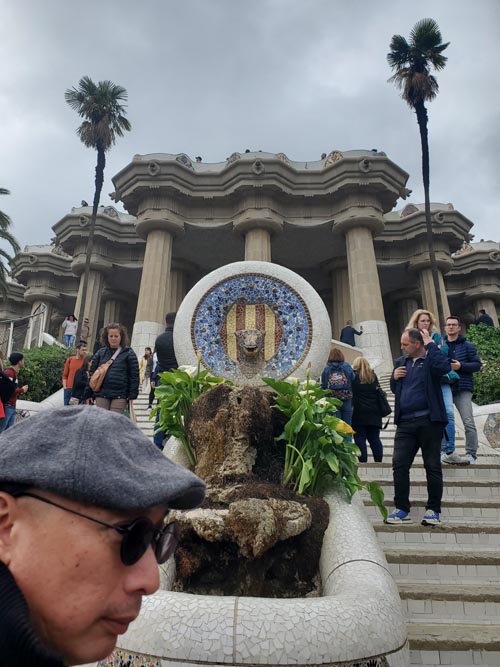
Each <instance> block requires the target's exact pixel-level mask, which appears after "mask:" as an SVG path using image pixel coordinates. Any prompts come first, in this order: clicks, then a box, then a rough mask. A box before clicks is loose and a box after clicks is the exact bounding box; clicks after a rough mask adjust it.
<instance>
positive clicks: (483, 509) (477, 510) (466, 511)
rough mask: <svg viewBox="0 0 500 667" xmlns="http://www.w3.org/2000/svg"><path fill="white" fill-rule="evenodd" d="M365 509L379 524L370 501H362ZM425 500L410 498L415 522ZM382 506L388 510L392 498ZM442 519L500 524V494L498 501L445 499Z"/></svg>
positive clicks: (488, 499)
mask: <svg viewBox="0 0 500 667" xmlns="http://www.w3.org/2000/svg"><path fill="white" fill-rule="evenodd" d="M363 502H364V504H365V509H366V512H367V514H368V516H369V517H370V519H371V520H372V521H374V522H378V523H380V521H381V516H380V512H379V509H378V507H376V506H375V505H374V504H373V503H372V502H371V501H370V500H368V499H366V498H365V499H363ZM426 502H427V498H426V497H425V498H415V497H414V496H412V507H413V511H412V514H413V516H414V518H415V520H417V519H420V518H421V515H422V516H423V514H424V512H425V505H426ZM384 505H385V506H386V507H387V508H388V509H392V508H393V506H394V503H393V500H392V498H387V497H386V499H385V501H384ZM441 509H442V518H443V520H444V521H446V522H447V523H448V521H450V520H455V521H460V520H466V521H467V522H469V523H473V522H475V521H488V522H491V523H495V522H500V494H499V499H498V500H497V499H496V498H482V499H481V498H479V499H478V498H469V497H461V498H457V499H448V498H445V499H443V501H442V502H441Z"/></svg>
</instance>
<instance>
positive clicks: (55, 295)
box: [24, 285, 61, 304]
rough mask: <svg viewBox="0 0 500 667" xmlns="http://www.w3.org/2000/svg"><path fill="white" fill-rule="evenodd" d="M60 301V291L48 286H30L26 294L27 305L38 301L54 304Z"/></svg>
mask: <svg viewBox="0 0 500 667" xmlns="http://www.w3.org/2000/svg"><path fill="white" fill-rule="evenodd" d="M60 299H61V292H60V290H57V289H55V288H54V287H50V286H48V285H28V287H27V288H26V291H25V292H24V300H25V301H26V303H30V304H33V303H35V302H36V301H42V302H44V303H52V304H54V303H57V302H58V301H60Z"/></svg>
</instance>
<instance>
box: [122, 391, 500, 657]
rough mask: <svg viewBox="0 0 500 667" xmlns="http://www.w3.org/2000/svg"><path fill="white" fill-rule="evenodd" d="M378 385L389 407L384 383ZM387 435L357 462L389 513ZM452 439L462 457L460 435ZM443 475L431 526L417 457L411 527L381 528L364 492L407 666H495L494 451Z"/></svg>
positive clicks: (140, 411) (497, 533)
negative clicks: (379, 447) (373, 458)
mask: <svg viewBox="0 0 500 667" xmlns="http://www.w3.org/2000/svg"><path fill="white" fill-rule="evenodd" d="M381 384H382V386H383V387H384V388H385V389H386V390H387V393H388V398H389V401H390V402H391V403H393V396H392V394H391V392H390V390H389V388H388V384H389V383H388V378H381ZM147 405H148V394H147V393H146V394H141V395H140V396H139V398H138V399H137V400H136V401H135V402H134V408H135V414H136V420H137V423H138V425H139V427H140V428H141V429H142V430H143V432H144V433H145V434H146V435H147V436H148V437H151V438H152V436H153V422H152V421H150V420H149V418H148V417H149V410H148V409H147ZM457 417H458V414H457ZM458 420H459V417H458ZM394 433H395V427H394V425H393V424H392V419H391V422H390V423H389V426H388V427H387V429H386V430H384V431H382V432H381V434H382V441H383V443H384V461H383V462H382V463H373V462H372V463H370V462H369V463H366V464H361V465H360V475H361V477H362V478H363V479H364V480H372V481H377V482H379V483H380V484H381V486H382V488H383V490H384V493H385V497H386V502H385V504H386V506H387V508H388V509H390V508H392V507H393V494H394V489H393V484H392V467H391V460H392V449H393V438H394ZM457 435H458V437H457V451H458V453H459V454H462V455H463V454H464V453H465V441H464V437H463V431H460V430H459V429H457ZM443 475H444V494H443V503H442V515H441V518H442V522H443V523H442V525H440V526H436V527H433V528H431V527H428V526H422V525H421V524H420V520H421V518H422V516H423V514H424V512H425V500H426V496H427V493H426V483H425V471H424V468H423V463H422V459H421V457H420V456H417V458H416V459H415V462H414V464H413V467H412V471H411V499H412V513H411V515H412V518H413V523H412V524H409V525H404V526H390V525H387V524H384V523H383V522H382V519H381V516H380V513H379V512H378V510H377V508H376V507H375V506H374V505H373V503H372V502H371V501H370V499H369V497H368V496H367V495H365V494H364V495H363V500H364V503H365V507H366V511H367V512H368V514H369V516H370V517H371V520H372V522H373V527H374V529H375V531H376V533H377V536H378V539H379V541H380V544H381V545H382V547H383V549H384V551H385V555H386V558H387V561H388V563H389V568H390V571H391V572H392V574H393V576H394V579H395V580H396V582H397V584H398V587H399V591H400V595H401V599H402V603H403V608H404V609H405V611H406V613H407V617H408V636H409V641H410V655H411V664H412V665H428V666H437V665H449V666H452V667H453V666H455V665H461V666H463V665H468V666H470V667H472V666H474V667H477V666H478V665H496V666H497V667H500V452H499V451H497V450H494V449H492V448H489V447H486V446H484V445H480V448H479V456H478V462H477V463H476V465H474V466H450V465H445V464H444V465H443Z"/></svg>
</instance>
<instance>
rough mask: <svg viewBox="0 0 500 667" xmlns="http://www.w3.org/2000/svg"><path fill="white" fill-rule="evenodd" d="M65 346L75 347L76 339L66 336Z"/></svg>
mask: <svg viewBox="0 0 500 667" xmlns="http://www.w3.org/2000/svg"><path fill="white" fill-rule="evenodd" d="M64 344H65V345H66V347H73V346H74V344H75V337H74V336H68V335H67V334H64Z"/></svg>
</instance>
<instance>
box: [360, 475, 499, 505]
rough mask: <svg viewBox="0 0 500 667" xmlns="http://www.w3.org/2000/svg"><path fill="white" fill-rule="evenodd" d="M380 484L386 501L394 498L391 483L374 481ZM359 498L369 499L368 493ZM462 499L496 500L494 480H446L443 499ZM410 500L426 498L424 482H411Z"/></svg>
mask: <svg viewBox="0 0 500 667" xmlns="http://www.w3.org/2000/svg"><path fill="white" fill-rule="evenodd" d="M376 481H378V483H379V484H380V487H381V489H382V491H383V492H384V496H385V498H386V499H392V498H393V497H394V486H393V484H392V482H391V481H389V480H383V479H379V480H376ZM360 493H361V498H362V499H363V501H365V500H367V499H369V495H368V492H366V491H361V492H360ZM462 497H466V498H476V499H477V498H490V499H498V498H499V488H498V483H495V481H494V480H476V481H475V482H474V480H472V479H471V480H464V481H460V480H458V481H456V482H455V481H454V480H447V481H446V484H445V485H444V489H443V499H444V500H451V499H460V498H462ZM410 498H411V500H412V501H413V500H414V499H415V500H417V499H420V500H421V499H425V498H427V488H426V482H425V480H412V481H411V488H410Z"/></svg>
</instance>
